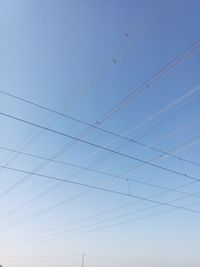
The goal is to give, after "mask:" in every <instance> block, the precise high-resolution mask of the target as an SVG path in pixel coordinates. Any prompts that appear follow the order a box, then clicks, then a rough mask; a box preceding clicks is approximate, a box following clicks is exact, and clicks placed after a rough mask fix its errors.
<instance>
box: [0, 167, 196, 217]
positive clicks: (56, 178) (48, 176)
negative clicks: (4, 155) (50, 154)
mask: <svg viewBox="0 0 200 267" xmlns="http://www.w3.org/2000/svg"><path fill="white" fill-rule="evenodd" d="M0 168H5V169H7V170H11V171H15V172H21V173H26V174H31V175H34V176H38V177H41V178H46V179H50V180H56V181H61V182H63V183H68V184H72V185H76V186H83V187H87V188H92V189H97V190H100V191H104V192H108V193H113V194H117V195H121V196H126V197H131V198H136V199H139V200H143V201H147V202H152V203H156V204H160V205H165V206H169V205H168V204H167V203H165V202H160V201H157V200H153V199H148V198H145V197H141V196H137V195H135V194H134V195H133V194H128V193H125V192H121V191H115V190H111V189H107V188H103V187H99V186H95V185H90V184H86V183H80V182H75V181H71V180H66V179H63V178H60V177H55V176H50V175H45V174H40V173H33V172H29V171H25V170H22V169H17V168H11V167H6V166H3V165H0ZM196 181H200V179H196ZM170 207H176V206H173V205H170ZM177 208H180V209H182V208H181V207H179V206H177ZM184 210H187V209H184ZM188 211H192V210H188ZM194 212H197V213H200V211H195V210H194Z"/></svg>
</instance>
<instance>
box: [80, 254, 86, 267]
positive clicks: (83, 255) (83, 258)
mask: <svg viewBox="0 0 200 267" xmlns="http://www.w3.org/2000/svg"><path fill="white" fill-rule="evenodd" d="M84 261H85V253H83V254H82V265H81V266H82V267H84Z"/></svg>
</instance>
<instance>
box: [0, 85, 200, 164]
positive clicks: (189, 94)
mask: <svg viewBox="0 0 200 267" xmlns="http://www.w3.org/2000/svg"><path fill="white" fill-rule="evenodd" d="M199 90H200V86H197V87H195V88H193V89H192V90H190V91H189V92H187V93H186V94H185V95H183V96H181V97H180V98H178V99H177V100H176V101H174V102H173V103H172V104H173V105H174V104H177V103H179V102H180V101H182V100H183V99H185V98H186V97H188V96H191V95H192V94H193V93H196V92H198V91H199ZM0 93H2V94H5V95H8V96H10V97H12V98H15V99H18V100H20V101H23V102H26V103H28V104H31V105H33V106H36V107H39V108H41V109H44V110H47V111H50V112H51V113H54V114H57V115H59V116H62V117H65V118H67V119H70V120H73V121H75V122H78V123H80V124H83V125H86V126H89V127H92V128H94V129H97V130H99V131H102V132H105V133H107V134H110V135H112V136H114V137H118V138H120V139H123V140H126V141H128V142H133V143H135V144H137V145H140V146H143V147H146V148H148V149H151V150H153V151H156V152H159V153H162V154H165V155H168V156H170V157H173V158H176V159H179V160H180V159H181V160H182V161H184V162H187V163H190V164H193V165H196V166H200V163H197V162H194V161H191V160H186V159H184V158H181V157H178V156H175V155H173V154H172V153H169V152H166V151H164V150H161V149H158V148H156V147H153V146H150V145H147V144H144V143H142V142H139V141H137V140H136V139H137V138H140V137H141V136H140V135H139V136H136V137H135V138H128V137H125V136H124V135H120V134H118V133H115V132H112V131H109V130H106V129H104V128H101V127H98V126H96V125H94V124H90V123H88V122H85V121H83V120H80V119H77V118H76V117H73V116H69V115H67V114H64V113H61V112H57V111H56V110H54V109H49V108H47V107H45V106H42V105H39V104H37V103H35V102H33V101H30V100H27V99H25V98H21V97H18V96H16V95H13V94H10V93H8V92H6V91H2V90H0ZM172 104H170V105H168V106H167V107H171V106H172ZM196 104H199V102H197V103H194V104H189V105H188V106H186V107H184V108H183V109H181V110H178V111H177V112H175V113H173V114H171V115H170V116H169V117H167V118H165V119H163V120H161V121H160V122H158V123H157V124H155V125H154V126H152V127H151V128H150V129H148V130H146V131H148V132H149V131H152V130H155V128H157V127H158V126H161V125H163V123H164V122H166V121H170V120H171V119H173V118H174V116H177V115H181V114H182V112H184V111H185V110H190V108H193V107H194V106H195V105H196ZM163 110H166V108H164V109H162V110H161V111H163ZM156 114H157V113H156ZM159 114H160V112H159ZM146 131H144V132H143V134H146ZM143 136H144V135H142V137H143ZM13 152H15V151H13ZM52 161H53V160H52Z"/></svg>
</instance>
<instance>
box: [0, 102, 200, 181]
mask: <svg viewBox="0 0 200 267" xmlns="http://www.w3.org/2000/svg"><path fill="white" fill-rule="evenodd" d="M199 103H200V102H199V101H195V103H194V105H197V104H199ZM188 106H193V104H190V105H187V106H186V107H188ZM181 110H182V109H181ZM0 115H2V116H5V117H7V118H10V119H14V120H17V121H19V122H22V123H24V124H28V125H31V126H34V127H38V128H41V129H44V130H46V131H49V132H51V133H54V134H57V135H61V136H64V137H67V138H70V139H72V140H75V141H78V142H81V143H84V144H87V145H90V146H93V147H97V148H100V149H102V150H105V151H107V152H110V153H113V154H116V155H118V156H122V157H125V158H128V159H131V160H135V161H138V162H142V163H145V164H146V165H149V166H151V167H155V168H158V169H161V170H164V171H167V172H171V173H173V174H176V175H179V176H184V177H187V178H190V179H193V180H198V178H195V177H193V176H191V175H186V174H184V173H181V172H178V171H176V170H172V169H169V168H167V167H163V166H160V165H157V164H154V163H151V162H149V161H146V160H143V159H140V158H138V157H135V156H131V155H128V154H124V153H121V152H119V151H116V150H113V149H110V148H107V147H104V146H101V145H98V144H96V143H92V142H90V141H86V140H83V139H80V138H77V137H75V136H72V135H69V134H67V133H64V132H60V131H57V130H54V129H51V128H48V127H45V126H42V125H40V124H37V123H34V122H31V121H28V120H24V119H22V118H19V117H16V116H13V115H10V114H7V113H4V112H0Z"/></svg>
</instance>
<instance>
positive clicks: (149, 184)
mask: <svg viewBox="0 0 200 267" xmlns="http://www.w3.org/2000/svg"><path fill="white" fill-rule="evenodd" d="M0 149H2V150H6V151H11V152H14V153H19V154H21V155H24V156H28V157H31V158H37V159H42V160H48V159H49V158H46V157H43V156H40V155H35V154H30V153H26V152H21V151H18V150H15V149H9V148H5V147H2V146H0ZM166 153H167V152H166ZM177 158H178V157H177ZM52 162H55V163H58V164H61V165H67V166H71V167H74V168H78V169H82V170H85V171H89V172H93V173H97V174H101V175H105V176H109V177H113V178H117V179H121V180H124V181H127V180H128V181H130V182H133V183H138V184H142V185H146V186H151V187H155V188H158V189H167V190H171V191H173V192H177V193H182V194H188V195H190V196H198V195H196V194H193V193H187V192H183V191H177V190H174V189H173V188H167V187H165V186H161V185H156V184H153V183H149V182H144V181H140V180H137V179H133V178H130V177H125V176H123V175H117V174H114V173H110V172H106V171H101V170H96V169H93V168H88V167H84V166H81V165H78V164H74V163H70V162H66V161H59V160H52ZM184 176H185V174H184ZM0 217H1V215H0Z"/></svg>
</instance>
